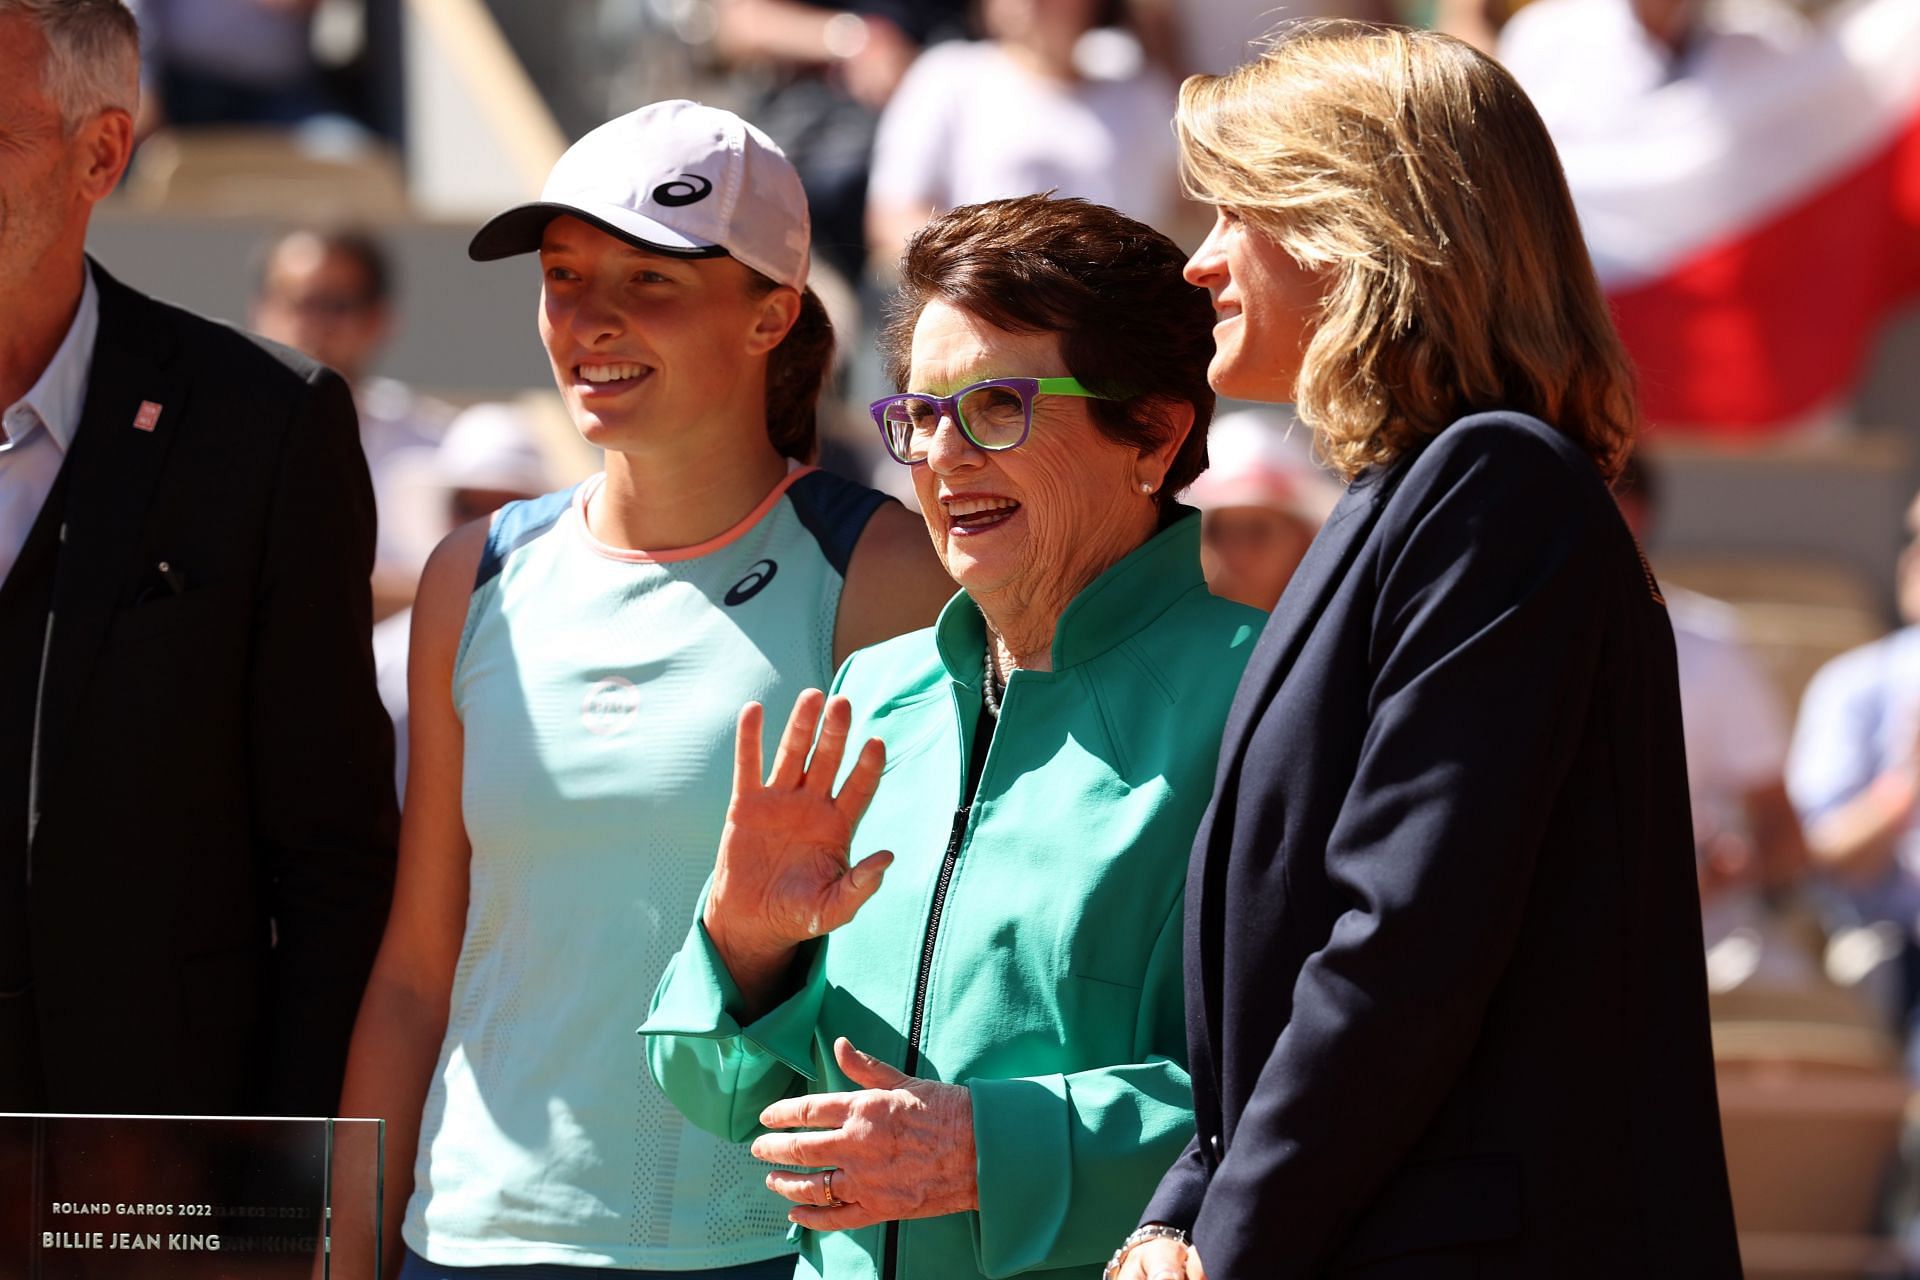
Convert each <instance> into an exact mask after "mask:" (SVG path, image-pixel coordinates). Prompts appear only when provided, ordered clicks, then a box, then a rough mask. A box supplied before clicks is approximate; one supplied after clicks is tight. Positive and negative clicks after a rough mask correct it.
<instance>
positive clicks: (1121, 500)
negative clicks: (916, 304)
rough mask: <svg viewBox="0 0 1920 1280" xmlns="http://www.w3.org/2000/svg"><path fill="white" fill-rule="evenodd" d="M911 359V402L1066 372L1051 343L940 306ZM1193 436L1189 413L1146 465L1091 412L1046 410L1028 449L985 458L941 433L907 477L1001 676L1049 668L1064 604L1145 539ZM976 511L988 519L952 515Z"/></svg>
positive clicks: (1063, 405) (1075, 404)
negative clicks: (980, 622) (1015, 669)
mask: <svg viewBox="0 0 1920 1280" xmlns="http://www.w3.org/2000/svg"><path fill="white" fill-rule="evenodd" d="M910 359H911V366H910V372H909V374H908V378H907V383H908V389H909V390H913V391H928V392H932V393H934V394H937V395H947V394H950V393H952V392H954V391H956V390H958V389H959V388H961V387H963V386H966V385H968V384H970V383H974V382H979V381H981V380H983V379H987V378H1009V377H1035V378H1050V377H1061V376H1065V375H1067V374H1068V372H1069V370H1068V369H1067V365H1066V360H1065V359H1064V357H1062V355H1061V354H1060V339H1059V335H1057V334H1054V333H1010V332H1008V331H1007V330H1004V329H999V328H996V327H995V326H993V325H990V324H988V323H986V322H985V321H983V320H981V319H979V318H978V317H976V316H974V315H971V314H969V313H968V312H965V311H962V310H960V309H958V308H956V307H953V306H951V305H949V304H947V303H945V302H940V301H934V302H929V303H928V304H927V306H926V308H925V309H924V310H923V311H921V313H920V319H919V321H918V323H916V324H915V326H914V330H913V346H912V353H911V357H910ZM1191 425H1192V409H1191V407H1190V406H1189V407H1187V408H1186V409H1185V411H1184V413H1183V414H1182V416H1181V420H1180V421H1179V422H1178V424H1177V428H1178V429H1177V430H1175V431H1172V432H1170V433H1169V435H1168V438H1167V439H1166V440H1165V441H1164V442H1163V443H1162V444H1161V445H1159V446H1157V447H1155V448H1153V449H1149V450H1145V451H1143V450H1139V449H1134V448H1131V447H1128V446H1126V445H1122V444H1117V443H1115V442H1114V441H1112V440H1110V439H1108V438H1107V437H1106V436H1105V435H1104V434H1102V433H1101V431H1100V429H1099V428H1098V427H1096V426H1095V425H1094V422H1093V419H1092V416H1091V413H1090V409H1089V402H1088V401H1086V400H1083V399H1080V398H1079V397H1076V396H1041V397H1040V398H1039V399H1038V401H1036V402H1035V404H1034V409H1033V430H1032V432H1031V433H1030V434H1029V435H1028V437H1027V441H1026V443H1025V444H1023V445H1021V446H1020V447H1019V448H1017V449H1011V450H1006V451H1004V452H993V453H990V452H988V451H986V450H984V449H980V448H978V447H976V446H975V445H974V444H973V443H972V442H971V441H969V440H968V439H967V438H966V436H965V435H964V434H963V433H962V432H961V431H960V429H959V427H958V425H957V424H955V423H954V422H952V421H951V420H946V419H943V420H942V421H941V422H940V424H939V426H938V428H937V429H936V431H935V433H934V436H933V439H932V441H931V443H930V444H929V447H928V451H927V460H926V462H925V463H924V464H921V465H919V466H916V467H914V469H913V484H914V492H915V494H916V496H917V497H918V498H919V501H920V511H921V514H922V516H923V517H924V518H925V520H926V522H927V532H928V533H929V534H930V535H931V536H932V538H933V546H934V550H935V552H937V553H938V554H939V556H940V561H941V563H942V564H943V565H945V566H946V570H947V573H948V575H949V576H951V577H952V578H953V580H954V581H955V582H958V583H959V584H960V585H961V586H962V587H964V588H966V590H967V594H968V595H970V596H971V597H973V600H974V602H975V603H976V604H978V605H979V606H980V611H981V612H982V613H983V614H984V615H986V618H987V623H988V627H989V629H990V630H991V631H992V632H993V634H994V636H995V638H996V643H997V645H998V647H999V649H1000V653H999V655H998V656H999V657H1000V658H1001V660H1002V665H1003V666H1004V667H1010V666H1012V665H1018V666H1023V667H1028V668H1031V669H1035V670H1048V669H1050V668H1051V666H1052V643H1053V628H1054V623H1055V622H1057V621H1058V620H1059V617H1060V614H1061V613H1062V612H1063V611H1064V610H1065V609H1066V607H1067V604H1068V602H1069V601H1071V600H1072V599H1073V597H1074V596H1076V595H1078V594H1079V593H1080V591H1081V590H1082V589H1083V588H1084V587H1086V585H1087V584H1088V583H1090V582H1092V581H1093V580H1094V579H1095V578H1097V577H1099V576H1100V575H1101V574H1102V573H1104V572H1105V571H1106V570H1107V569H1108V568H1109V567H1111V566H1112V565H1114V564H1115V563H1117V562H1118V561H1119V560H1120V559H1121V558H1122V557H1123V556H1125V555H1126V554H1127V553H1128V552H1130V551H1132V550H1133V549H1134V548H1135V547H1138V546H1139V545H1140V544H1141V543H1142V542H1145V541H1146V540H1147V538H1149V537H1150V536H1152V534H1153V531H1154V528H1155V526H1156V524H1157V522H1158V519H1159V512H1158V507H1157V506H1156V504H1155V501H1154V497H1153V494H1154V493H1157V492H1158V491H1159V489H1160V485H1161V482H1162V481H1163V480H1164V478H1165V476H1166V473H1167V468H1168V467H1169V466H1170V465H1171V464H1172V460H1173V456H1174V454H1175V453H1176V452H1177V451H1178V449H1179V446H1180V443H1181V441H1182V440H1184V439H1185V437H1186V431H1187V429H1188V428H1189V427H1190V426H1191ZM1143 484H1145V485H1147V486H1149V488H1150V490H1151V492H1143V491H1142V488H1141V486H1142V485H1143ZM976 502H986V503H991V504H993V505H994V506H995V508H996V510H993V511H989V512H983V513H979V514H976V515H973V516H965V515H962V514H959V512H961V511H964V510H965V507H966V506H967V505H968V504H971V503H976Z"/></svg>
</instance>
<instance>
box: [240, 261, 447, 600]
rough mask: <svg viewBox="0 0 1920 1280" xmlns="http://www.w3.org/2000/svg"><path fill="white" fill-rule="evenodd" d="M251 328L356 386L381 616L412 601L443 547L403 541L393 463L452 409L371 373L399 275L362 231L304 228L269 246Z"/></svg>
mask: <svg viewBox="0 0 1920 1280" xmlns="http://www.w3.org/2000/svg"><path fill="white" fill-rule="evenodd" d="M260 264H261V265H260V274H259V277H258V279H257V282H256V286H255V291H254V299H253V316H252V322H251V323H252V326H253V328H254V330H255V331H257V332H258V333H260V334H261V335H262V336H263V337H267V338H271V339H273V340H274V341H275V342H283V343H285V344H286V345H287V346H290V347H292V348H294V349H295V350H297V351H301V352H304V353H306V354H307V355H310V356H312V357H313V358H314V359H316V360H318V361H320V362H321V363H322V364H325V365H329V366H331V367H332V368H333V369H335V370H336V371H337V372H338V373H339V374H340V376H341V377H343V378H345V379H346V380H347V385H348V386H350V387H352V388H353V401H354V406H355V408H357V409H358V410H359V412H360V443H361V445H362V447H363V448H365V450H366V454H367V466H368V467H369V468H370V469H371V470H372V472H373V490H374V500H375V502H376V503H377V504H378V506H379V514H380V543H379V548H378V550H377V552H376V557H375V564H374V607H375V613H376V614H377V615H379V616H383V617H384V616H385V615H386V614H388V613H391V612H392V611H393V610H394V609H395V608H398V607H399V606H400V605H402V604H405V603H406V602H407V601H408V600H410V599H412V598H413V584H414V580H415V579H416V578H418V577H419V575H420V567H421V566H422V565H424V564H425V563H426V559H427V555H428V554H429V553H430V552H431V551H432V550H433V548H434V544H435V543H436V542H438V541H439V537H438V534H437V533H435V534H434V535H433V536H432V537H429V538H427V539H425V540H424V541H423V540H421V539H418V538H409V537H407V536H406V533H405V531H406V529H407V528H408V525H407V523H406V522H405V520H404V518H403V517H401V516H400V515H399V514H398V506H397V503H398V498H397V495H396V494H395V492H394V483H393V477H392V475H391V474H390V467H389V463H390V461H391V460H392V459H393V457H394V456H395V455H396V454H397V453H399V452H400V451H401V450H405V449H414V448H420V447H423V446H426V447H431V446H433V445H436V444H438V443H439V440H440V436H441V434H442V433H443V432H444V431H445V429H446V423H447V420H448V418H450V417H451V416H452V411H451V410H450V409H448V407H447V406H446V405H444V404H442V403H440V402H439V401H437V400H434V399H431V398H430V397H426V396H421V395H418V394H416V393H415V392H414V391H413V390H412V389H411V388H409V387H408V386H406V384H404V383H401V382H397V381H395V380H394V379H392V378H381V377H375V376H373V373H372V369H373V365H374V362H375V360H376V359H377V358H378V357H379V355H380V352H381V349H382V348H384V347H385V346H386V343H387V339H388V337H389V336H390V335H391V333H392V330H393V269H392V266H391V265H390V263H389V261H388V258H387V255H386V252H385V250H383V249H382V248H381V247H380V245H379V243H378V242H377V241H376V240H375V239H374V238H373V237H372V235H370V234H368V233H367V232H365V231H357V230H321V229H315V228H302V229H300V230H297V231H291V232H288V233H287V234H285V235H283V236H281V237H280V238H279V239H277V240H275V241H274V242H273V243H272V244H271V245H269V246H268V248H267V250H266V252H265V253H264V254H263V255H262V257H261V260H260Z"/></svg>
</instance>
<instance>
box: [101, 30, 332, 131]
mask: <svg viewBox="0 0 1920 1280" xmlns="http://www.w3.org/2000/svg"><path fill="white" fill-rule="evenodd" d="M128 3H129V7H131V8H132V9H133V11H134V13H135V14H136V16H138V18H139V19H140V35H141V45H142V50H143V56H142V60H141V65H142V68H143V71H144V74H143V75H142V77H141V91H142V93H141V97H142V101H141V107H140V110H141V117H142V119H141V129H142V132H146V131H149V130H151V129H152V128H154V127H156V126H158V125H160V124H163V123H164V124H174V125H206V124H264V125H291V124H299V123H301V122H302V121H305V120H309V119H312V118H313V117H315V116H319V115H324V114H326V113H327V112H328V111H329V110H330V104H329V102H328V100H327V96H326V92H325V90H324V88H323V86H322V82H321V76H320V69H319V67H318V66H316V65H315V63H314V59H313V51H312V28H313V15H314V11H315V10H316V9H318V8H319V7H320V0H128Z"/></svg>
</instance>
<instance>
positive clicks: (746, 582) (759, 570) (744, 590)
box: [721, 560, 780, 605]
mask: <svg viewBox="0 0 1920 1280" xmlns="http://www.w3.org/2000/svg"><path fill="white" fill-rule="evenodd" d="M778 572H780V566H779V565H777V564H775V563H774V562H773V561H771V560H758V561H755V562H754V566H753V568H751V569H749V570H747V576H746V577H744V578H742V579H740V581H738V582H736V583H734V584H733V585H732V586H731V587H728V588H727V594H726V595H725V596H723V597H721V599H723V600H725V601H726V603H728V604H730V605H735V604H745V603H746V602H747V601H749V600H751V599H753V598H754V597H755V596H757V595H759V594H760V593H761V592H762V591H764V590H766V587H767V584H768V583H769V582H772V581H773V575H774V574H776V573H778Z"/></svg>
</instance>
